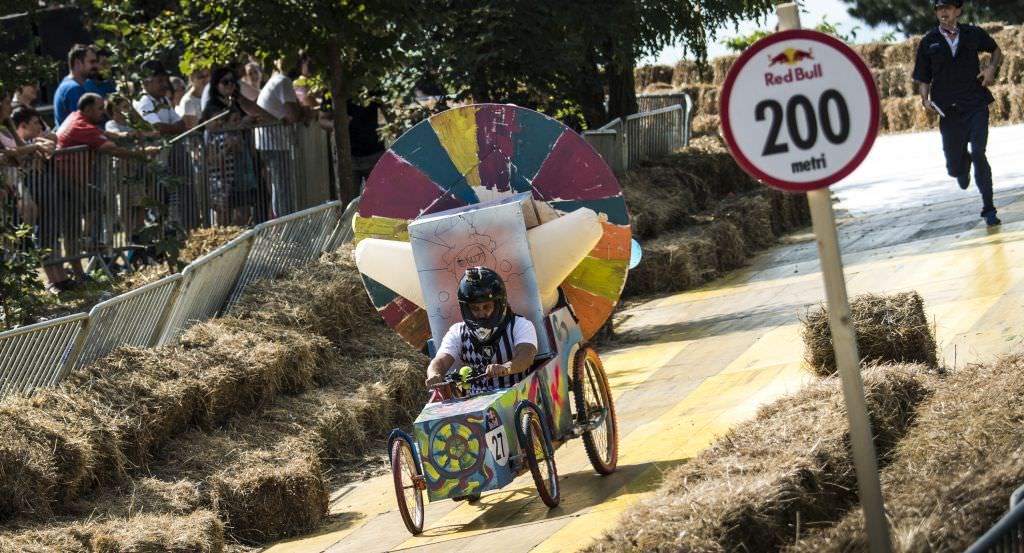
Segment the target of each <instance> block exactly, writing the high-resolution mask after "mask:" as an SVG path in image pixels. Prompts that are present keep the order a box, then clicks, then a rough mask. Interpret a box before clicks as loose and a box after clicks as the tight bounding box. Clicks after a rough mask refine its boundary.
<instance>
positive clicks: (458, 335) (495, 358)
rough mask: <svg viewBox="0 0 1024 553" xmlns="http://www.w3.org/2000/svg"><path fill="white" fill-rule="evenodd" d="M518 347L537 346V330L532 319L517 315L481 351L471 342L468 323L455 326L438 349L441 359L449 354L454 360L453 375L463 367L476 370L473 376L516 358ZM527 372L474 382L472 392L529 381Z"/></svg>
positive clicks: (449, 330) (450, 329)
mask: <svg viewBox="0 0 1024 553" xmlns="http://www.w3.org/2000/svg"><path fill="white" fill-rule="evenodd" d="M519 344H532V345H533V346H534V347H536V346H537V330H536V329H535V328H534V327H533V323H532V322H530V320H529V319H526V318H524V317H520V316H519V315H514V316H513V317H512V319H511V321H509V324H507V325H505V328H504V330H503V331H502V333H501V334H500V335H499V336H498V337H497V339H495V340H494V341H493V342H491V344H490V345H489V346H486V347H484V348H482V349H481V348H478V347H477V346H476V345H475V344H474V343H473V340H472V339H471V338H470V330H469V328H468V327H466V323H462V322H460V323H455V324H453V325H452V326H451V328H449V329H448V332H447V333H445V335H444V339H443V340H442V341H441V347H440V348H438V350H437V353H438V355H440V354H442V353H446V354H448V355H451V356H452V358H454V359H455V362H454V363H452V368H451V370H452V371H458V370H459V369H460V368H462V367H463V366H469V367H470V368H472V369H473V374H482V373H483V372H485V371H486V370H487V365H490V364H491V363H507V362H508V361H511V360H512V357H514V356H515V349H516V346H518V345H519ZM526 376H527V374H526V373H525V372H521V373H516V374H510V375H507V376H501V377H498V378H489V379H485V380H481V381H477V382H474V384H473V389H472V392H478V391H481V390H484V389H487V388H495V387H498V388H506V387H508V386H512V385H513V384H515V383H517V382H520V381H521V380H523V379H524V378H526Z"/></svg>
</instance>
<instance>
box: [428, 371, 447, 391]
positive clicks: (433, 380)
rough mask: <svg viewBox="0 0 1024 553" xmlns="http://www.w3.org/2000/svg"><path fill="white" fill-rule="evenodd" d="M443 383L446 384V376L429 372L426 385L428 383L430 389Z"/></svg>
mask: <svg viewBox="0 0 1024 553" xmlns="http://www.w3.org/2000/svg"><path fill="white" fill-rule="evenodd" d="M442 382H444V375H443V374H438V373H434V372H430V371H428V372H427V380H426V383H427V386H428V387H430V386H434V385H437V384H441V383H442Z"/></svg>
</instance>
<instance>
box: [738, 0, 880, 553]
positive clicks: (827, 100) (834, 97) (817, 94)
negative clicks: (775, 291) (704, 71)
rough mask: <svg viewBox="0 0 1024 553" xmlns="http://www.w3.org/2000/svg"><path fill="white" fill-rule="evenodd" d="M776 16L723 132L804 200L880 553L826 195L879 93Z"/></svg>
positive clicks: (870, 122)
mask: <svg viewBox="0 0 1024 553" xmlns="http://www.w3.org/2000/svg"><path fill="white" fill-rule="evenodd" d="M776 11H777V14H778V16H779V32H777V33H775V34H774V35H771V36H769V37H766V38H764V39H761V40H760V41H758V42H757V43H755V44H754V45H752V46H751V47H750V48H748V49H747V50H746V51H744V52H743V54H741V55H740V57H739V59H737V60H736V63H735V64H734V65H733V67H732V69H731V70H730V71H729V75H728V77H727V78H726V81H725V83H724V84H723V86H722V94H721V100H720V101H721V107H720V110H719V111H720V113H721V114H722V134H723V135H724V137H725V140H726V143H727V144H728V145H729V150H730V151H731V152H732V154H733V157H734V158H735V159H736V161H737V163H739V164H740V166H741V167H743V169H744V170H746V171H747V172H748V173H750V174H751V175H752V176H753V177H754V178H757V179H758V180H760V181H761V182H763V183H765V184H768V185H769V186H774V187H776V188H781V189H783V190H788V191H791V192H806V193H807V202H808V204H809V205H810V209H811V221H812V225H813V227H814V234H815V236H816V237H817V242H818V254H819V256H820V258H821V273H822V276H823V277H824V280H825V296H826V298H827V300H828V314H829V328H830V329H831V331H832V344H833V347H834V348H835V354H836V364H837V365H838V368H839V377H840V379H841V381H842V387H843V397H844V399H845V400H846V415H847V419H848V421H849V424H850V443H851V447H852V449H853V461H854V466H855V468H856V472H857V488H858V492H859V495H860V503H861V508H862V509H863V511H864V519H865V521H866V530H867V534H868V542H869V544H870V547H871V551H872V553H889V552H890V551H891V542H890V539H889V526H888V523H887V521H886V517H885V506H884V504H883V501H882V486H881V482H880V480H879V475H878V463H877V459H876V456H875V446H874V442H873V440H872V432H871V422H870V419H869V418H868V410H867V400H866V399H865V397H864V383H863V381H862V380H861V374H860V357H859V355H858V353H857V340H856V335H855V332H854V327H853V320H852V318H851V314H850V304H849V300H848V299H847V296H846V281H845V279H844V277H843V263H842V259H841V258H840V254H839V238H838V235H837V232H836V222H835V214H834V213H833V212H832V194H831V192H830V191H829V188H828V187H829V185H831V184H834V183H836V182H838V181H839V180H841V179H842V178H843V177H845V176H846V175H848V174H850V173H851V172H852V171H853V170H854V169H855V168H856V167H857V166H858V165H860V163H861V162H863V161H864V158H865V157H866V156H867V153H868V151H870V149H871V146H872V144H874V140H875V136H876V135H877V134H878V118H879V99H878V91H877V88H876V86H875V83H874V80H873V79H872V77H871V73H870V71H869V70H868V68H867V66H866V65H865V64H864V61H863V60H862V59H860V57H859V56H858V55H857V54H856V52H854V51H853V50H852V49H851V48H850V47H849V46H847V45H846V44H844V43H842V42H841V41H839V40H837V39H835V38H834V37H831V36H828V35H825V34H823V33H817V32H814V31H805V30H801V29H800V15H799V11H798V9H797V5H796V4H793V3H789V4H781V5H778V6H776ZM863 114H868V115H869V116H868V117H866V118H865V117H863Z"/></svg>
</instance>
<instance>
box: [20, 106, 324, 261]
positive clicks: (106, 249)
mask: <svg viewBox="0 0 1024 553" xmlns="http://www.w3.org/2000/svg"><path fill="white" fill-rule="evenodd" d="M328 150H329V148H328V135H327V133H326V131H324V130H322V129H320V128H319V127H318V126H315V125H308V126H307V125H301V124H297V125H281V124H275V125H267V126H261V127H255V128H249V129H236V130H229V131H213V130H207V131H205V132H204V133H203V134H199V133H197V134H194V135H190V136H187V137H185V138H183V139H181V140H179V141H177V142H175V143H174V144H172V145H170V146H167V147H165V148H163V149H162V150H161V151H160V153H159V155H158V156H157V158H156V159H155V160H141V159H136V158H119V157H114V156H111V155H108V154H104V153H99V152H95V151H90V150H89V149H88V148H86V147H84V146H80V147H75V148H68V149H62V150H58V151H57V152H55V153H54V155H53V158H52V159H50V160H47V161H43V160H41V159H35V160H33V161H31V162H29V163H26V165H25V166H24V167H21V168H19V169H18V171H17V173H16V176H15V177H14V178H16V179H17V189H18V193H19V197H20V201H19V204H18V208H17V209H16V211H15V220H16V222H20V223H25V224H27V225H29V226H31V227H34V228H35V229H36V236H37V241H36V243H37V245H38V246H39V247H42V248H48V249H50V250H51V251H52V254H51V256H50V258H49V260H48V264H53V263H59V262H63V261H71V260H77V259H81V258H89V257H92V258H96V257H100V258H101V259H103V260H107V261H109V260H110V259H111V258H113V257H114V256H115V255H116V254H117V253H119V252H121V251H125V250H130V249H132V248H134V247H136V246H140V245H144V244H147V243H152V242H154V241H155V240H158V239H160V238H164V237H166V236H167V235H168V233H182V232H185V231H188V230H191V229H194V228H199V227H209V226H226V225H238V226H245V225H251V224H257V223H261V222H264V221H268V220H271V219H273V218H275V217H280V216H283V215H287V214H291V213H295V212H297V211H299V210H302V209H306V208H309V207H313V206H316V205H320V204H322V203H324V202H325V201H328V200H329V197H330V179H329V171H330V168H329V167H328V161H329V151H328Z"/></svg>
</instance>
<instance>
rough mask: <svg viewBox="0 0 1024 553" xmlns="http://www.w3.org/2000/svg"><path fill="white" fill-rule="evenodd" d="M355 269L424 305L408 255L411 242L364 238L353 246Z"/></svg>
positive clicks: (413, 260) (410, 249) (414, 270)
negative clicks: (354, 248)
mask: <svg viewBox="0 0 1024 553" xmlns="http://www.w3.org/2000/svg"><path fill="white" fill-rule="evenodd" d="M356 266H357V267H359V272H360V273H363V274H364V275H366V276H368V277H370V278H372V279H373V280H376V281H377V282H379V283H381V284H383V285H384V286H387V287H388V288H390V289H391V290H392V291H394V292H395V293H397V294H398V295H400V296H402V297H403V298H405V299H407V300H409V301H411V302H413V303H415V304H416V305H418V306H419V307H424V308H425V307H426V305H427V302H426V301H424V299H423V288H421V287H420V279H419V272H417V271H416V261H415V259H414V258H413V256H412V244H410V243H408V242H398V241H395V240H381V239H379V238H366V239H364V240H362V241H361V242H359V245H358V246H356Z"/></svg>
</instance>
